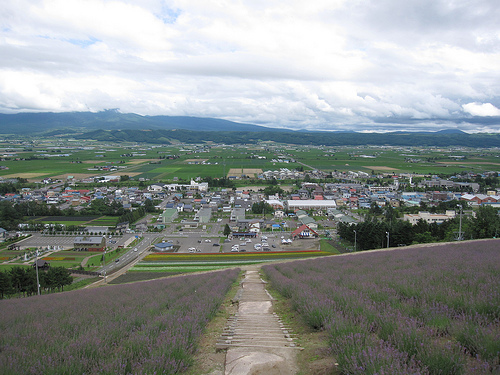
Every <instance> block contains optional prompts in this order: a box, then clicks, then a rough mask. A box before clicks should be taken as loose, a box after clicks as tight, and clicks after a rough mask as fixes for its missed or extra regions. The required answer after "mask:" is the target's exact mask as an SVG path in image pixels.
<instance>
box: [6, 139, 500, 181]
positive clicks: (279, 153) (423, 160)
mask: <svg viewBox="0 0 500 375" xmlns="http://www.w3.org/2000/svg"><path fill="white" fill-rule="evenodd" d="M63 143H64V142H63ZM87 143H88V144H86V145H84V146H85V147H83V146H81V145H78V146H76V145H75V144H74V142H66V143H65V144H64V146H60V148H57V147H56V146H55V143H51V142H50V141H47V142H45V143H41V144H39V145H37V146H36V147H31V148H29V149H27V148H23V147H22V146H20V145H19V146H17V147H13V146H12V145H11V144H9V147H7V145H6V144H3V145H2V144H0V150H2V149H3V152H4V160H2V161H1V162H0V166H1V167H2V169H0V177H2V178H13V177H22V178H26V179H28V180H30V181H34V182H37V181H41V180H42V179H44V178H48V177H50V178H52V179H61V180H66V179H68V177H74V178H76V179H81V178H85V177H93V176H103V175H117V176H121V175H128V176H129V177H132V178H134V179H145V180H159V181H172V180H174V178H177V179H180V180H189V179H191V178H195V177H215V178H217V177H223V176H228V175H230V173H231V171H239V173H241V172H242V171H243V172H245V171H251V172H250V173H249V175H248V176H249V177H253V176H255V173H258V172H259V171H266V170H278V169H280V168H288V169H290V170H293V169H295V168H297V167H300V168H303V169H304V170H309V169H319V170H322V171H324V172H334V171H340V172H342V171H364V172H367V173H371V172H372V171H373V172H375V173H376V174H378V173H413V174H448V175H451V174H455V173H459V172H464V171H471V172H473V173H480V172H485V171H492V170H493V171H495V170H500V158H499V157H500V151H499V150H496V149H488V150H476V149H465V148H460V149H457V148H455V149H454V148H443V149H440V148H433V147H429V148H424V147H404V148H403V147H370V146H363V147H361V146H359V147H348V146H345V147H305V146H293V145H278V144H272V143H266V144H263V145H260V146H248V147H247V146H226V145H210V147H206V146H202V145H197V146H196V145H191V146H182V147H181V146H155V147H153V146H147V145H141V146H138V145H127V144H121V145H113V146H110V145H103V144H100V143H97V142H90V141H89V142H87ZM172 157H173V158H172Z"/></svg>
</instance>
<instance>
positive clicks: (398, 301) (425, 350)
mask: <svg viewBox="0 0 500 375" xmlns="http://www.w3.org/2000/svg"><path fill="white" fill-rule="evenodd" d="M498 245H499V241H498V240H491V241H476V242H469V243H460V244H458V243H457V244H450V245H442V246H435V247H428V248H409V249H400V250H396V251H383V252H369V253H360V254H356V255H354V256H342V257H331V258H325V259H321V260H307V261H303V262H291V263H286V264H279V265H268V266H264V267H263V269H264V271H265V272H266V274H267V276H268V277H269V279H270V281H271V285H272V287H274V288H275V289H276V290H278V291H279V292H280V293H281V294H282V295H283V296H285V297H287V298H290V299H291V300H292V304H293V306H294V308H295V309H296V310H297V311H298V312H299V313H300V314H301V316H302V317H303V319H304V320H305V321H306V322H307V323H308V324H309V325H310V326H311V327H314V328H316V329H319V330H325V331H327V332H328V334H329V346H330V349H331V350H332V354H333V355H334V356H335V357H336V359H337V362H338V363H339V367H340V368H339V370H340V371H341V372H342V373H349V374H375V373H401V374H417V373H419V374H427V373H429V374H481V373H489V371H492V370H493V369H494V368H495V367H497V366H499V365H500V358H499V353H500V326H499V322H500V282H499V275H500V251H499V250H498Z"/></svg>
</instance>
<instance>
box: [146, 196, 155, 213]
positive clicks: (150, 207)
mask: <svg viewBox="0 0 500 375" xmlns="http://www.w3.org/2000/svg"><path fill="white" fill-rule="evenodd" d="M144 209H145V210H146V212H155V211H156V208H155V205H154V203H153V201H152V200H151V199H146V200H145V201H144Z"/></svg>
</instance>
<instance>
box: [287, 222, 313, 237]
mask: <svg viewBox="0 0 500 375" xmlns="http://www.w3.org/2000/svg"><path fill="white" fill-rule="evenodd" d="M297 237H298V238H315V237H319V234H318V233H317V232H315V231H314V230H312V229H311V228H309V227H308V226H307V225H305V224H304V225H301V226H300V227H298V228H297V229H296V230H294V231H293V232H292V239H296V238H297Z"/></svg>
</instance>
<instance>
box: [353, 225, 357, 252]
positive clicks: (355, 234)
mask: <svg viewBox="0 0 500 375" xmlns="http://www.w3.org/2000/svg"><path fill="white" fill-rule="evenodd" d="M356 237H357V233H356V229H354V252H356V240H357V238H356Z"/></svg>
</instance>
